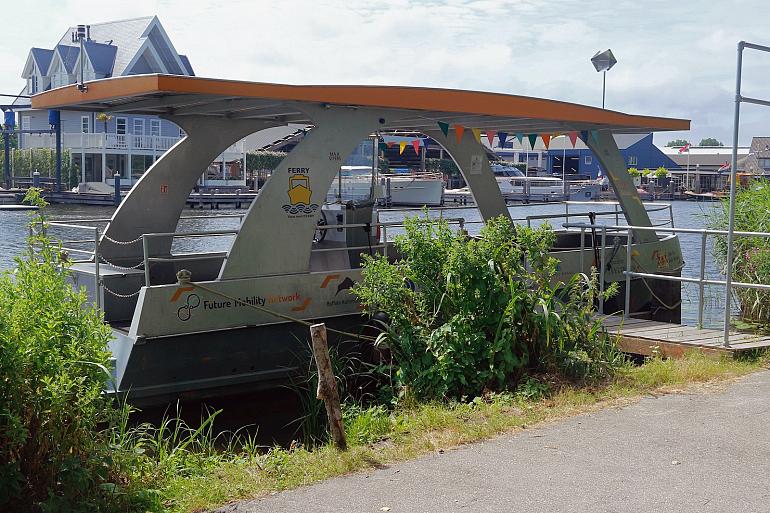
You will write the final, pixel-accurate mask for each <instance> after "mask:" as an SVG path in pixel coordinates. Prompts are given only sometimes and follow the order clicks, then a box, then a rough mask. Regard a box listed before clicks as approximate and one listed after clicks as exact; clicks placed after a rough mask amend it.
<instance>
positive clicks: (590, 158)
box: [583, 155, 594, 166]
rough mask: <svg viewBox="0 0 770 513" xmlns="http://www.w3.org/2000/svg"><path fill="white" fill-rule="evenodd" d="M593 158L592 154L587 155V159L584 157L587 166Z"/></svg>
mask: <svg viewBox="0 0 770 513" xmlns="http://www.w3.org/2000/svg"><path fill="white" fill-rule="evenodd" d="M593 160H594V159H593V157H592V156H591V155H586V157H585V159H583V162H584V163H585V165H586V166H590V165H591V163H592V162H593Z"/></svg>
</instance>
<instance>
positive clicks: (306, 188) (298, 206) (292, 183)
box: [282, 168, 318, 217]
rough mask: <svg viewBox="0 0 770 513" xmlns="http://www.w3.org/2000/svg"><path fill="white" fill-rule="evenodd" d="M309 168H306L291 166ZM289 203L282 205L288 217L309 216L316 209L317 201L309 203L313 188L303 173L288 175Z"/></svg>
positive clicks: (308, 178)
mask: <svg viewBox="0 0 770 513" xmlns="http://www.w3.org/2000/svg"><path fill="white" fill-rule="evenodd" d="M292 169H297V170H299V169H301V170H309V169H307V168H291V169H290V171H291V170H292ZM286 193H287V194H288V195H289V203H287V204H285V205H283V207H282V208H283V209H284V210H285V211H286V213H287V214H289V216H290V217H310V215H312V214H314V213H315V211H316V210H318V204H317V203H310V199H311V198H312V196H313V190H312V189H311V188H310V177H309V176H308V175H307V174H305V173H295V174H292V175H289V190H288V191H286Z"/></svg>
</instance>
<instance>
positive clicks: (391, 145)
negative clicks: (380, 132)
mask: <svg viewBox="0 0 770 513" xmlns="http://www.w3.org/2000/svg"><path fill="white" fill-rule="evenodd" d="M385 144H386V145H387V147H388V148H392V147H393V146H395V145H396V143H394V142H393V141H391V142H389V143H385Z"/></svg>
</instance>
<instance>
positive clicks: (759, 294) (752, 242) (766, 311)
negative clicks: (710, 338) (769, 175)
mask: <svg viewBox="0 0 770 513" xmlns="http://www.w3.org/2000/svg"><path fill="white" fill-rule="evenodd" d="M728 219H729V200H725V201H724V202H723V203H722V208H718V209H714V214H712V216H711V219H710V225H711V227H712V228H714V229H717V230H727V228H728ZM735 230H736V231H746V232H770V184H768V183H766V182H764V181H763V182H756V181H755V182H754V183H752V184H751V185H750V186H749V187H741V188H740V189H739V190H738V191H737V195H736V197H735ZM714 256H715V258H716V259H717V261H718V262H719V263H720V264H721V265H722V269H723V272H725V271H726V266H727V238H726V237H715V238H714ZM733 281H739V282H748V283H764V284H768V283H770V239H768V238H766V237H735V238H734V245H733ZM733 290H734V296H735V298H737V300H738V304H739V306H740V315H741V319H742V320H743V321H746V322H749V323H752V324H755V325H759V326H760V327H762V328H764V329H767V328H768V327H770V326H769V325H770V292H768V291H765V290H755V289H745V288H735V289H733Z"/></svg>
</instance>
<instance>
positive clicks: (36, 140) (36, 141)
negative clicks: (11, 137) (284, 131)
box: [21, 133, 243, 154]
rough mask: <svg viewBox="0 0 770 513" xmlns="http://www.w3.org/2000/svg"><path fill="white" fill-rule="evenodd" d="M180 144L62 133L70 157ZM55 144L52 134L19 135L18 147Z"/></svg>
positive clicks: (239, 149)
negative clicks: (80, 153) (78, 154)
mask: <svg viewBox="0 0 770 513" xmlns="http://www.w3.org/2000/svg"><path fill="white" fill-rule="evenodd" d="M180 140H181V137H165V136H159V135H134V134H104V133H98V134H81V133H63V134H62V147H63V148H66V149H69V150H70V151H72V152H73V153H78V152H81V151H83V152H99V153H101V152H102V151H103V150H106V151H109V150H117V151H121V152H129V151H130V152H137V153H153V152H159V153H163V152H165V151H166V150H168V149H170V148H171V147H172V146H173V145H175V144H176V143H177V142H179V141H180ZM55 144H56V141H55V139H54V135H53V134H22V136H21V147H22V148H24V149H28V148H54V147H55ZM224 153H226V154H232V153H243V141H238V142H237V143H235V144H233V145H232V146H230V147H229V148H227V149H226V150H225V151H224Z"/></svg>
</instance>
